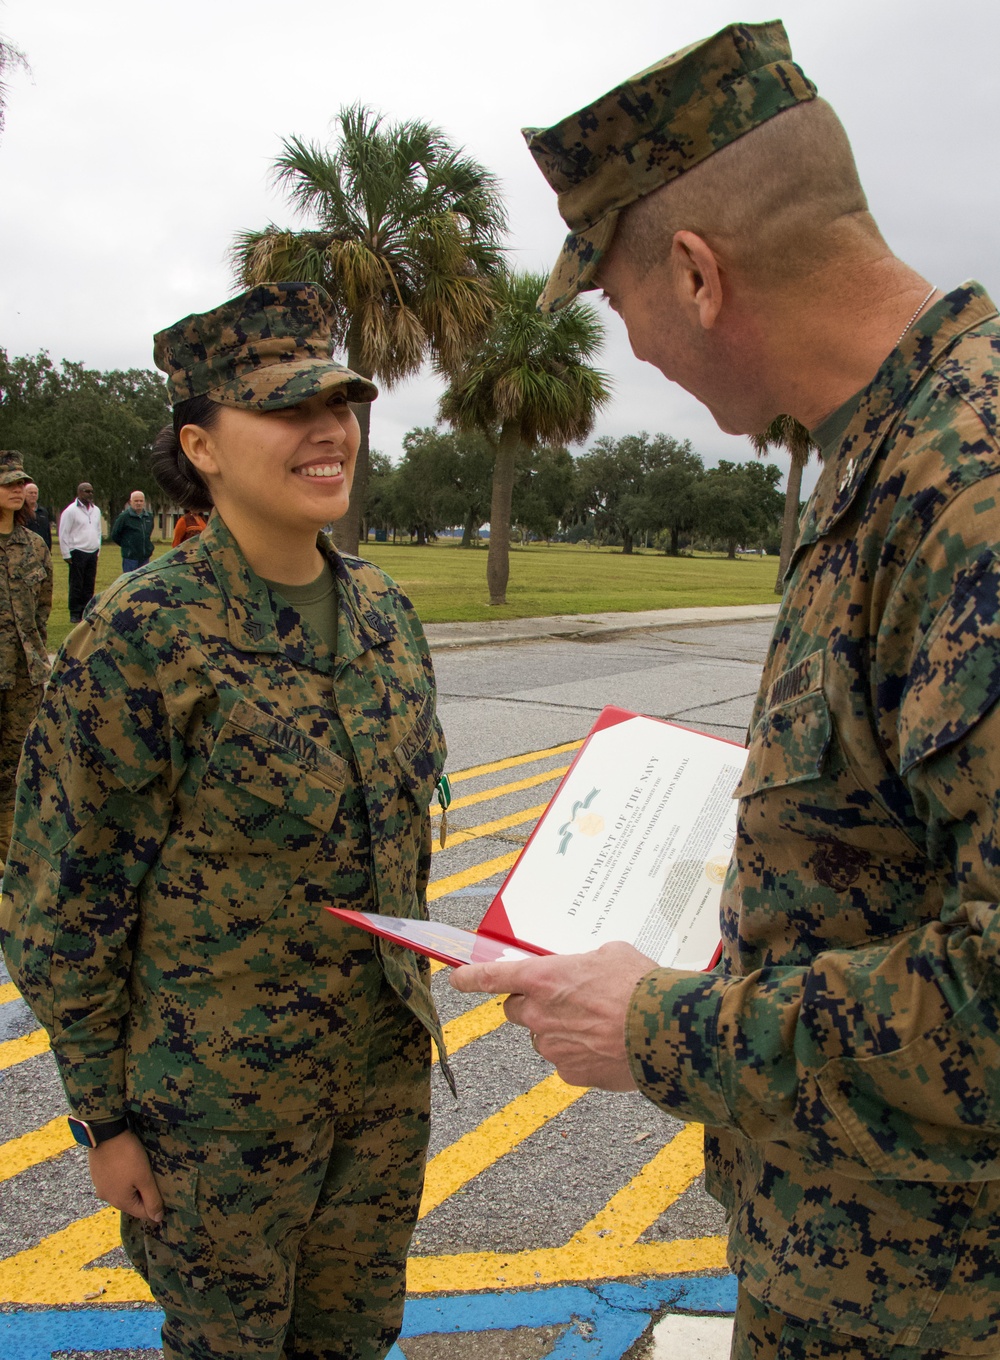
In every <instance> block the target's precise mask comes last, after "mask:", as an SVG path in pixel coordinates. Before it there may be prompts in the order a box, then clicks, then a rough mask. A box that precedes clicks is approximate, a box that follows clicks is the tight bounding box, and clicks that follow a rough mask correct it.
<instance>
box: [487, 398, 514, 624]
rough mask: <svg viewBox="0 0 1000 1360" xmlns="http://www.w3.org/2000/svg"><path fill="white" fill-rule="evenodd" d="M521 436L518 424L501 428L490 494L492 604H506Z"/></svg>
mask: <svg viewBox="0 0 1000 1360" xmlns="http://www.w3.org/2000/svg"><path fill="white" fill-rule="evenodd" d="M520 442H521V441H520V440H519V439H518V431H517V426H516V425H515V424H514V423H513V422H510V423H508V424H506V425H504V426H503V428H502V429H501V431H500V439H499V442H498V443H497V456H496V462H495V463H494V464H493V493H492V495H491V497H490V551H489V556H488V557H487V559H486V582H487V585H488V586H489V588H490V604H491V605H494V604H506V603H507V580H508V577H509V576H510V506H511V500H512V498H513V495H514V464H515V461H516V459H517V449H518V445H519V443H520Z"/></svg>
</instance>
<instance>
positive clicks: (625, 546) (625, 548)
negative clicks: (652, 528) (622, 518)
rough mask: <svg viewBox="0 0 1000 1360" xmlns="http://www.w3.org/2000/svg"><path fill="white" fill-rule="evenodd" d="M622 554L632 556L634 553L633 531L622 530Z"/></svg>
mask: <svg viewBox="0 0 1000 1360" xmlns="http://www.w3.org/2000/svg"><path fill="white" fill-rule="evenodd" d="M622 552H623V553H627V554H631V552H632V531H631V529H623V530H622Z"/></svg>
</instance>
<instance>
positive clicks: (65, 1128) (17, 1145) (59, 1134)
mask: <svg viewBox="0 0 1000 1360" xmlns="http://www.w3.org/2000/svg"><path fill="white" fill-rule="evenodd" d="M73 1146H74V1143H73V1139H72V1138H71V1136H70V1132H69V1125H68V1124H67V1123H66V1116H65V1115H61V1116H60V1117H59V1118H58V1119H52V1120H50V1121H49V1123H48V1124H44V1125H43V1126H42V1127H41V1128H40V1129H34V1130H33V1131H32V1132H31V1133H25V1134H22V1135H21V1137H20V1138H12V1139H11V1140H10V1142H9V1143H0V1181H9V1180H10V1178H11V1176H18V1175H20V1173H21V1172H22V1171H27V1169H28V1167H30V1166H38V1164H39V1163H40V1162H48V1161H51V1159H52V1158H53V1157H58V1156H60V1154H61V1153H63V1152H65V1151H66V1150H67V1149H68V1148H71V1147H73Z"/></svg>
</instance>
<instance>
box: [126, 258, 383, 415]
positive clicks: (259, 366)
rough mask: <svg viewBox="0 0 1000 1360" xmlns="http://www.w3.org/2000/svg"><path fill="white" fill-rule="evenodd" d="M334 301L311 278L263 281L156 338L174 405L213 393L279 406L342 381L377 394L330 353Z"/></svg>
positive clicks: (360, 396)
mask: <svg viewBox="0 0 1000 1360" xmlns="http://www.w3.org/2000/svg"><path fill="white" fill-rule="evenodd" d="M331 306H332V304H331V302H330V298H329V296H328V294H327V293H326V292H325V291H324V290H323V289H322V288H319V287H317V286H316V285H315V284H311V283H261V284H258V285H257V287H256V288H251V289H250V290H249V292H246V293H240V295H239V297H234V298H230V299H229V301H228V302H224V303H223V304H222V305H221V307H215V308H213V310H212V311H210V312H200V313H197V312H196V313H194V314H193V315H192V316H186V317H184V319H183V320H182V321H178V322H175V324H174V325H173V326H168V327H167V329H166V330H164V331H160V333H159V335H156V336H154V338H153V360H154V362H155V363H156V366H157V368H159V369H162V370H163V372H164V373H166V375H167V392H168V393H169V396H170V402H171V404H172V405H174V406H176V404H177V403H178V402H179V401H186V400H187V399H188V398H189V397H211V399H212V401H217V402H220V403H221V404H222V405H223V406H250V407H254V408H255V409H256V410H258V411H276V410H278V409H279V408H280V407H282V406H294V405H295V404H296V403H297V402H300V401H303V400H304V399H305V398H306V397H311V396H314V395H315V394H316V393H317V392H325V391H327V390H329V389H331V388H341V389H342V390H343V392H344V395H345V396H346V397H347V399H348V401H374V400H375V398H376V397H377V396H378V388H377V387H376V386H375V385H374V383H371V382H369V381H368V379H367V378H362V377H360V376H359V375H358V374H357V373H353V372H352V371H351V370H350V369H349V368H345V367H344V365H343V364H338V363H337V361H336V360H335V359H334V358H333V357H332V350H333V340H332V337H331V334H330V311H331Z"/></svg>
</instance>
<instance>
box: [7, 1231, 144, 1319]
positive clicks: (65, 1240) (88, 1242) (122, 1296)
mask: <svg viewBox="0 0 1000 1360" xmlns="http://www.w3.org/2000/svg"><path fill="white" fill-rule="evenodd" d="M118 1223H119V1216H118V1211H117V1209H111V1208H108V1209H102V1210H101V1211H100V1213H97V1214H91V1215H90V1217H88V1218H81V1219H78V1220H77V1222H76V1223H71V1224H70V1225H69V1227H68V1228H63V1229H62V1230H61V1231H60V1232H55V1233H52V1235H51V1236H50V1237H45V1238H43V1239H42V1241H41V1242H39V1243H38V1245H37V1246H36V1247H28V1248H27V1250H26V1251H19V1252H18V1253H17V1254H16V1255H14V1256H8V1257H7V1259H6V1260H5V1261H0V1303H49V1304H52V1303H60V1304H63V1303H87V1302H89V1301H91V1300H94V1299H98V1298H99V1299H100V1301H101V1303H138V1302H142V1303H151V1302H152V1295H151V1294H150V1292H149V1290H148V1289H147V1288H146V1286H145V1284H144V1283H143V1281H142V1279H141V1278H140V1277H139V1276H138V1275H137V1274H136V1272H135V1271H134V1270H127V1269H124V1268H122V1267H112V1268H110V1269H109V1268H107V1267H105V1268H102V1269H98V1270H87V1269H85V1267H86V1266H89V1265H90V1263H91V1261H96V1260H97V1258H98V1257H99V1256H103V1255H104V1254H105V1252H109V1251H110V1250H111V1249H112V1247H117V1246H118V1245H119V1244H120V1241H121V1239H120V1237H119V1234H118Z"/></svg>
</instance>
